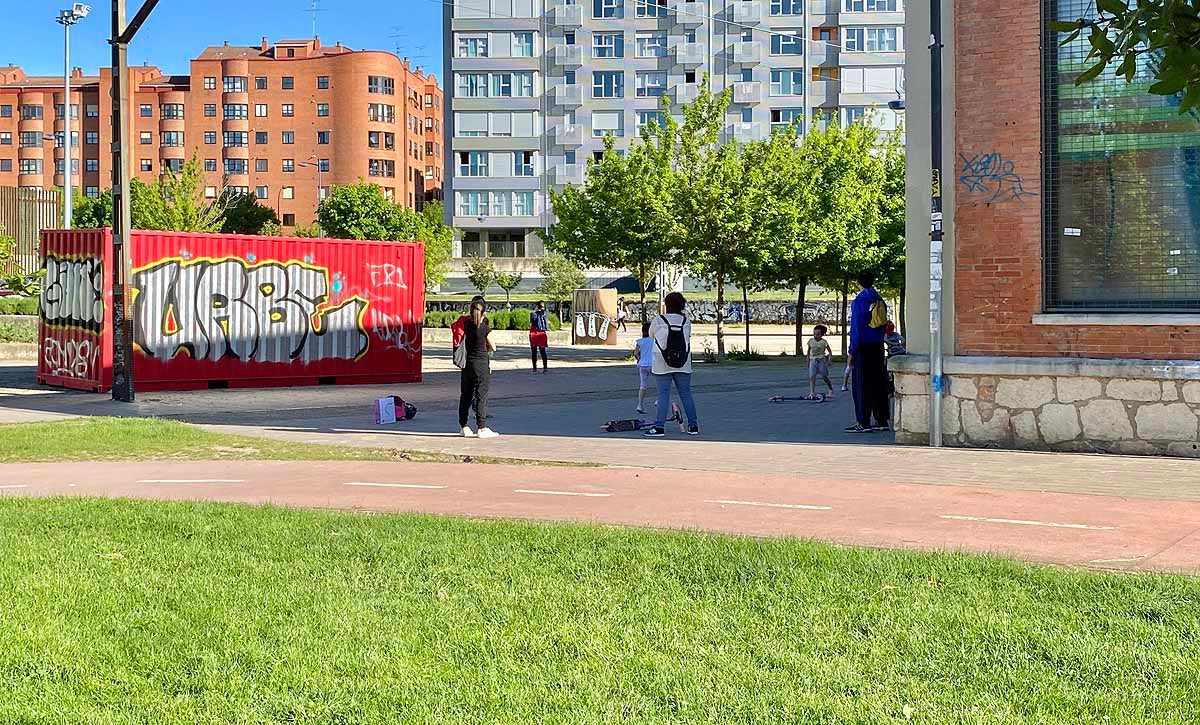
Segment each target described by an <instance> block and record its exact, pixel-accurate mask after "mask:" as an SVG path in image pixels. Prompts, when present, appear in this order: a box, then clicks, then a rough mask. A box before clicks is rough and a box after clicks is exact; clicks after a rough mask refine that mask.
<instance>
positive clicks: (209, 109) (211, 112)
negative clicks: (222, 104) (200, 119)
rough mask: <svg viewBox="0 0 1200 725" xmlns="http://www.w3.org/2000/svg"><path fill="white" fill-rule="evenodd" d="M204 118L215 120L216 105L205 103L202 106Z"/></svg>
mask: <svg viewBox="0 0 1200 725" xmlns="http://www.w3.org/2000/svg"><path fill="white" fill-rule="evenodd" d="M204 117H205V118H216V117H217V104H215V103H205V104H204Z"/></svg>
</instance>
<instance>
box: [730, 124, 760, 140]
mask: <svg viewBox="0 0 1200 725" xmlns="http://www.w3.org/2000/svg"><path fill="white" fill-rule="evenodd" d="M731 130H732V136H733V140H734V141H737V142H738V143H749V142H751V141H761V140H762V139H763V137H764V136H763V128H762V125H761V124H757V123H754V122H753V121H751V122H746V121H739V122H737V123H735V124H733V128H732V129H731Z"/></svg>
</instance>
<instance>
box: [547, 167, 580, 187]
mask: <svg viewBox="0 0 1200 725" xmlns="http://www.w3.org/2000/svg"><path fill="white" fill-rule="evenodd" d="M554 183H555V185H557V186H568V185H574V186H578V185H580V184H582V183H583V164H563V165H561V166H555V167H554Z"/></svg>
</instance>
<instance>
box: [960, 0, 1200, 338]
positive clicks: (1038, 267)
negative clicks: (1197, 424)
mask: <svg viewBox="0 0 1200 725" xmlns="http://www.w3.org/2000/svg"><path fill="white" fill-rule="evenodd" d="M1041 15H1042V14H1041V4H1040V2H1039V0H1015V1H1014V2H1011V3H994V2H986V1H985V0H956V3H955V13H954V17H955V28H954V45H953V46H952V47H954V48H955V49H956V57H955V59H954V63H955V95H956V101H955V108H954V113H955V120H954V124H955V134H954V136H955V137H954V148H955V158H954V159H953V168H952V169H951V167H950V161H951V160H950V159H947V160H946V167H947V168H946V176H947V177H950V178H952V179H953V180H954V183H955V192H956V208H955V239H954V254H955V280H954V291H955V325H956V333H955V345H956V352H957V353H958V354H960V355H1004V356H1035V357H1041V356H1051V357H1055V356H1068V357H1130V358H1156V359H1161V358H1168V359H1200V327H1113V326H1093V327H1086V326H1046V325H1034V324H1033V322H1032V319H1033V315H1035V314H1037V313H1039V312H1041V311H1042V217H1041V215H1042V196H1041V194H1042V157H1041V135H1042V133H1041V90H1040V85H1041V51H1040V23H1041ZM1010 164H1011V166H1010Z"/></svg>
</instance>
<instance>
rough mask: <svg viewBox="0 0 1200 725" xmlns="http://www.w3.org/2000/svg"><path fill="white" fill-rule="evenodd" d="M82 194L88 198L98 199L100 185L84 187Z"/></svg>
mask: <svg viewBox="0 0 1200 725" xmlns="http://www.w3.org/2000/svg"><path fill="white" fill-rule="evenodd" d="M83 195H84V196H86V197H87V198H89V199H99V198H100V187H99V186H89V187H87V188H86V189H84V191H83Z"/></svg>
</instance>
